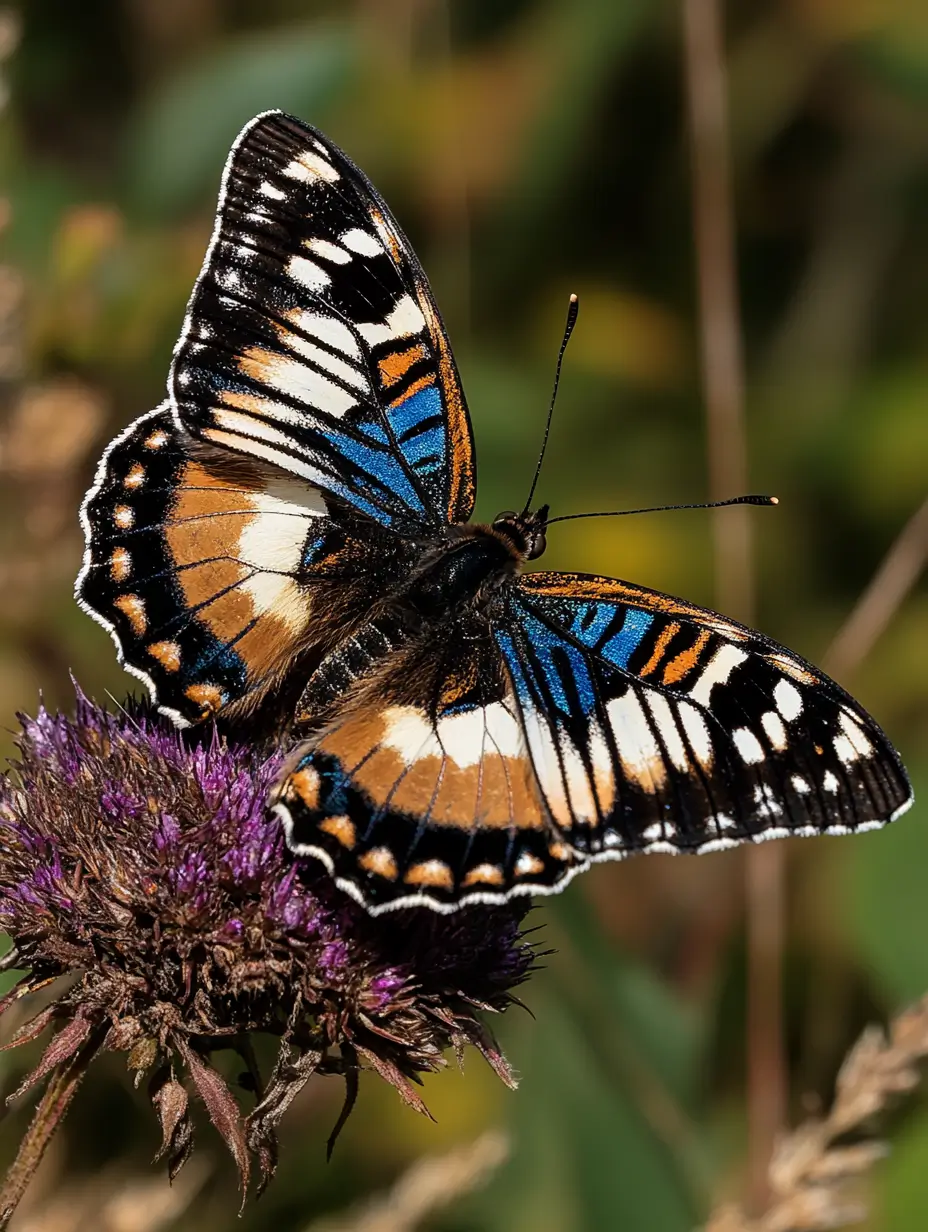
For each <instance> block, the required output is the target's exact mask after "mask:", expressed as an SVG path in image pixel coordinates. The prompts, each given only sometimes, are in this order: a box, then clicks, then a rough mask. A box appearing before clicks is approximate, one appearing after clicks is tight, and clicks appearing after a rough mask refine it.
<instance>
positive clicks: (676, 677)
mask: <svg viewBox="0 0 928 1232" xmlns="http://www.w3.org/2000/svg"><path fill="white" fill-rule="evenodd" d="M709 637H710V634H709V630H708V629H703V631H702V632H701V633H700V635H699V637H697V639H696V641H695V642H693V644H692V646H689V647H687V649H686V650H681V651H680V653H679V654H678V655H677V656H676V658H674V659H671V660H670V662H669V663H668V664H667V666H666V667H665V668H664V675H663V678H662V680H661V683H662V684H676V683H677V682H678V681H680V680H682V679H683V677H684V676H686V675H687V674H688V673H689V672H691V671H692V670H693V668H694V667H695V666H696V664H697V663H698V662H699V656H700V655H701V654H702V652H703V651H704V650H705V648H706V646H707V645H708V643H709Z"/></svg>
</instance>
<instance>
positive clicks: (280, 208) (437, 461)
mask: <svg viewBox="0 0 928 1232" xmlns="http://www.w3.org/2000/svg"><path fill="white" fill-rule="evenodd" d="M169 388H170V392H171V396H172V400H173V403H174V406H175V409H176V413H177V416H178V419H179V422H180V423H182V424H183V425H184V426H185V427H186V428H187V429H188V431H190V432H191V433H192V434H193V435H194V436H196V437H199V438H200V439H203V440H206V441H210V442H212V443H214V444H218V445H222V446H224V447H227V448H229V449H234V450H237V451H240V452H243V453H245V454H249V455H252V456H255V457H258V458H261V459H264V460H266V461H271V462H273V463H275V464H276V465H278V466H280V467H283V468H284V469H287V470H289V471H291V472H292V473H294V474H296V475H299V476H302V477H303V478H304V479H307V480H309V481H310V482H311V483H313V484H314V485H316V486H318V487H320V488H322V489H323V490H325V491H328V492H330V493H332V494H334V495H336V496H338V497H340V498H341V499H342V500H344V501H346V502H347V503H349V504H350V505H352V506H354V508H355V509H357V510H359V511H360V512H362V513H364V514H366V515H368V516H369V517H371V518H373V519H376V520H377V521H379V522H381V523H382V524H384V525H387V526H391V527H394V528H401V527H403V528H407V529H408V528H411V527H419V528H420V530H421V527H422V526H426V527H433V528H434V527H436V526H442V525H446V524H449V523H453V522H462V521H466V520H467V518H468V517H469V516H470V513H471V510H472V508H473V502H474V462H473V451H472V444H471V431H470V422H469V419H468V414H467V408H466V405H465V402H464V396H463V393H462V391H461V386H460V381H459V379H458V375H457V370H456V368H455V364H454V360H453V357H452V355H451V350H450V347H449V344H448V340H447V336H446V334H445V330H444V326H443V325H442V322H441V318H440V316H439V314H438V310H437V308H436V307H435V303H434V301H433V299H432V295H431V291H430V290H429V286H428V282H427V280H426V278H425V274H424V273H423V271H422V268H421V266H420V265H419V262H418V260H417V259H416V257H415V255H414V253H413V251H412V248H411V247H410V245H409V243H408V241H407V240H406V238H405V236H404V235H403V233H402V232H401V231H400V229H399V227H398V226H397V224H396V222H395V221H394V219H393V217H392V216H391V214H390V212H389V210H388V208H387V206H386V204H385V203H384V201H383V200H382V198H381V197H380V196H379V195H378V193H377V192H376V190H375V189H374V188H373V186H372V185H371V184H370V182H369V181H368V180H367V178H366V177H365V176H364V175H363V173H362V172H361V171H359V170H358V168H357V167H355V166H354V164H353V163H352V162H351V161H350V160H349V159H348V157H347V156H346V155H345V154H343V153H342V151H341V150H339V149H338V148H337V147H336V146H335V145H333V144H332V143H331V142H330V141H328V140H327V139H326V138H325V137H323V135H322V134H321V133H319V132H317V131H316V130H315V129H313V128H310V127H308V126H307V125H305V124H303V123H301V122H300V121H298V120H295V119H292V118H291V117H289V116H285V115H283V114H281V113H279V112H269V113H267V114H265V115H262V116H258V117H257V118H256V119H255V120H253V121H252V122H251V123H250V124H249V125H248V126H247V127H246V128H245V129H244V131H243V132H242V133H241V135H240V136H239V138H238V141H237V142H236V144H235V146H234V147H233V150H232V153H231V154H230V156H229V160H228V163H227V164H226V170H225V174H224V177H223V187H222V193H221V197H220V201H219V212H218V218H217V222H216V230H215V232H214V236H213V241H212V244H211V245H210V249H209V252H208V254H207V257H206V261H205V263H204V266H203V270H202V273H201V275H200V278H199V280H198V282H197V285H196V288H195V289H194V292H193V295H192V297H191V301H190V305H189V309H188V313H187V319H186V322H185V326H184V331H183V334H182V336H181V339H180V341H179V343H178V346H177V349H176V352H175V358H174V364H173V368H172V374H171V381H170V386H169Z"/></svg>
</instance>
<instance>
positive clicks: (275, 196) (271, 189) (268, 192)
mask: <svg viewBox="0 0 928 1232" xmlns="http://www.w3.org/2000/svg"><path fill="white" fill-rule="evenodd" d="M258 192H259V193H260V194H261V196H262V197H270V199H271V200H272V201H284V200H285V199H286V196H287V194H286V193H285V192H284V191H283V189H282V188H278V187H277V185H276V184H272V183H271V181H270V180H264V181H263V182H262V184H261V185H260V187H259V188H258Z"/></svg>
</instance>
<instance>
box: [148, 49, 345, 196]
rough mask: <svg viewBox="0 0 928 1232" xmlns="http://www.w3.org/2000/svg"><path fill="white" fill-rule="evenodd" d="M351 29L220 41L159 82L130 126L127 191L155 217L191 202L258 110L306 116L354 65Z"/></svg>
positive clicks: (327, 101)
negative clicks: (212, 48) (211, 48)
mask: <svg viewBox="0 0 928 1232" xmlns="http://www.w3.org/2000/svg"><path fill="white" fill-rule="evenodd" d="M354 51H355V48H354V42H353V40H352V39H351V38H350V37H349V35H348V33H347V32H345V31H342V30H338V29H320V27H319V26H316V25H314V26H306V25H300V26H290V27H286V28H284V29H280V28H277V29H272V30H270V31H267V32H264V33H261V34H250V35H249V36H248V37H247V38H239V39H236V40H235V41H233V42H228V43H225V44H221V45H220V46H219V47H218V48H216V49H215V50H213V51H212V52H211V53H210V54H209V55H207V56H203V57H202V58H199V59H196V60H195V61H193V63H192V64H191V65H190V66H189V67H187V68H185V69H183V70H182V71H181V72H179V73H178V74H177V75H176V76H175V77H172V78H170V79H169V80H167V81H165V82H162V83H161V84H160V85H159V87H158V88H157V89H156V91H155V92H154V94H153V95H152V97H151V98H150V99H149V100H148V103H147V105H146V106H144V107H143V108H142V110H141V113H140V114H139V116H138V117H137V118H136V119H135V120H134V122H133V123H132V124H130V127H129V131H128V151H127V154H128V160H129V188H130V193H131V196H132V198H133V200H134V201H135V202H136V203H137V204H138V205H139V207H140V208H144V209H145V210H147V211H150V212H151V213H152V214H156V215H158V214H165V213H170V212H172V211H176V210H179V209H182V208H184V207H185V206H188V205H189V204H191V203H192V202H194V201H196V200H197V198H198V197H199V196H200V195H201V194H202V193H203V192H204V191H205V190H206V189H208V187H209V186H210V185H212V184H214V183H215V181H216V178H217V174H218V169H219V167H220V166H221V165H222V161H223V160H224V159H225V157H226V152H227V151H228V149H229V146H230V145H231V144H232V141H233V140H234V138H235V135H236V133H237V132H238V131H239V130H240V129H241V127H242V126H243V125H244V124H245V123H246V121H248V120H249V119H251V117H252V116H254V115H256V114H257V113H258V112H260V111H266V110H269V109H271V108H275V107H278V108H281V109H282V110H284V111H290V112H293V113H294V114H296V115H299V116H301V117H302V118H305V119H308V120H311V121H313V120H316V121H318V119H319V112H320V111H322V110H324V109H325V108H327V107H328V106H330V105H331V103H332V101H333V99H334V98H335V96H336V95H337V94H338V93H339V91H341V90H342V89H344V88H345V86H346V85H347V84H348V82H349V80H350V78H351V75H352V70H353V68H354Z"/></svg>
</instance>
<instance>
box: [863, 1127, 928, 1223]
mask: <svg viewBox="0 0 928 1232" xmlns="http://www.w3.org/2000/svg"><path fill="white" fill-rule="evenodd" d="M874 1190H875V1194H874V1202H873V1207H874V1213H875V1214H876V1216H877V1217H876V1218H875V1219H874V1220H873V1221H872V1223H871V1224H869V1225H868V1227H870V1228H871V1229H872V1232H877V1229H880V1230H882V1232H924V1227H925V1208H926V1205H928V1112H926V1111H925V1110H924V1109H922V1110H920V1111H919V1113H918V1114H917V1115H916V1117H915V1118H914V1119H913V1120H912V1121H911V1122H910V1123H909V1124H908V1125H906V1126H905V1127H904V1128H903V1129H902V1130H901V1131H900V1132H899V1133H896V1134H893V1142H892V1152H891V1153H890V1156H889V1158H888V1159H887V1160H885V1161H884V1162H883V1163H882V1164H881V1166H880V1169H879V1171H878V1172H877V1174H876V1185H875V1186H874Z"/></svg>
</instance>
